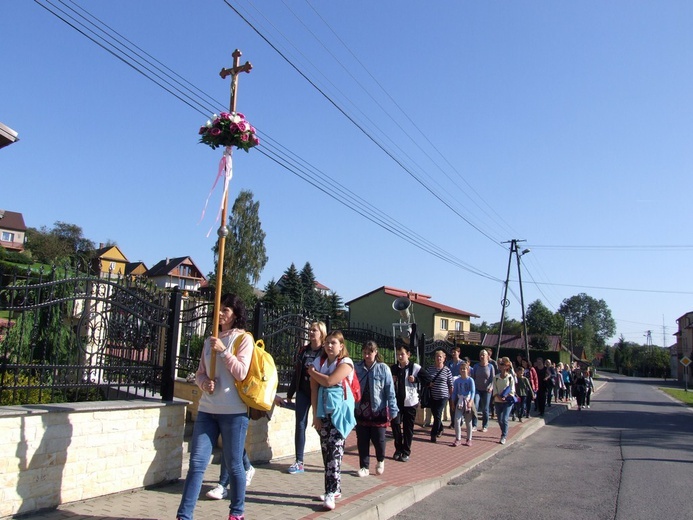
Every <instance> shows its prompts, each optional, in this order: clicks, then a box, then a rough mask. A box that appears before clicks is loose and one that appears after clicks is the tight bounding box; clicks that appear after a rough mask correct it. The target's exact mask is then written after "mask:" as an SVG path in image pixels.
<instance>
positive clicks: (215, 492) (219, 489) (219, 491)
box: [205, 484, 229, 500]
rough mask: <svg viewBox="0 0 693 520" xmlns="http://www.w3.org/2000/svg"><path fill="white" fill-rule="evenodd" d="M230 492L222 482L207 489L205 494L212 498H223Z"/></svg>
mask: <svg viewBox="0 0 693 520" xmlns="http://www.w3.org/2000/svg"><path fill="white" fill-rule="evenodd" d="M228 494H229V492H228V491H227V490H226V488H225V487H224V486H222V485H221V484H217V485H216V487H214V488H212V489H210V490H209V491H207V493H206V494H205V496H206V497H207V498H211V499H212V500H223V499H225V498H226V497H227V496H228Z"/></svg>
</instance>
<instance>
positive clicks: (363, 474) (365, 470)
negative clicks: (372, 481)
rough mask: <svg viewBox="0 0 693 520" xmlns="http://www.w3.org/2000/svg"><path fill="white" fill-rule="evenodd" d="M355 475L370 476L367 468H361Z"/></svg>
mask: <svg viewBox="0 0 693 520" xmlns="http://www.w3.org/2000/svg"><path fill="white" fill-rule="evenodd" d="M356 474H357V475H358V476H359V477H367V476H368V475H370V474H371V472H370V471H369V470H368V468H361V469H360V470H358V471H357V472H356Z"/></svg>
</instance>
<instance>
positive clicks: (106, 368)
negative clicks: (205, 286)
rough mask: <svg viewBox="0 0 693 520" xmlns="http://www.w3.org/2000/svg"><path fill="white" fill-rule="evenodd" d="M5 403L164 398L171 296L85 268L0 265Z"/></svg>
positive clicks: (0, 382)
mask: <svg viewBox="0 0 693 520" xmlns="http://www.w3.org/2000/svg"><path fill="white" fill-rule="evenodd" d="M0 313H2V315H4V316H5V319H6V323H7V324H6V328H5V329H4V330H3V331H2V333H0V355H1V356H2V357H1V358H0V389H1V390H2V403H3V404H28V403H42V402H72V401H85V400H100V399H113V398H116V397H117V398H135V397H138V396H151V395H154V394H160V393H162V384H163V382H164V381H163V379H164V377H163V376H164V374H163V368H162V367H163V366H164V362H165V356H166V340H167V330H168V327H169V323H168V317H169V295H168V293H166V292H165V291H162V290H159V289H157V288H156V287H154V286H153V285H151V284H150V283H149V282H148V281H146V280H144V279H141V278H130V277H124V276H120V275H114V274H113V273H107V274H105V275H102V276H95V275H90V274H88V271H87V269H86V267H85V266H82V265H79V264H77V265H74V264H66V265H63V266H52V267H43V268H39V269H33V268H31V267H29V268H26V269H16V268H13V267H11V266H10V267H9V268H8V266H7V265H6V264H3V265H0Z"/></svg>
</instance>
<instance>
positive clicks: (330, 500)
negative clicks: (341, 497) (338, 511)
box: [323, 493, 336, 511]
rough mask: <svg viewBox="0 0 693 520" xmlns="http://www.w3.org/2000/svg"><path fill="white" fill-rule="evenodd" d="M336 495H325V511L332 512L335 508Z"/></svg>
mask: <svg viewBox="0 0 693 520" xmlns="http://www.w3.org/2000/svg"><path fill="white" fill-rule="evenodd" d="M334 495H335V494H334V493H327V494H326V495H325V500H323V503H324V504H325V509H329V510H330V511H332V510H333V509H334V507H335V505H336V504H335V503H334V499H335V496H334Z"/></svg>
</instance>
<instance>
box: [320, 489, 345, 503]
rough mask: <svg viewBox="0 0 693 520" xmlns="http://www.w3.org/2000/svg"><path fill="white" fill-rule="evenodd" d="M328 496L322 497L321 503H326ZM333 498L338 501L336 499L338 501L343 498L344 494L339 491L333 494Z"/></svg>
mask: <svg viewBox="0 0 693 520" xmlns="http://www.w3.org/2000/svg"><path fill="white" fill-rule="evenodd" d="M326 496H327V494H325V495H320V501H321V502H324V501H325V497H326ZM332 496H333V497H334V498H335V500H336V499H338V498H342V493H341V492H340V491H337V492H336V493H332Z"/></svg>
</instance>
